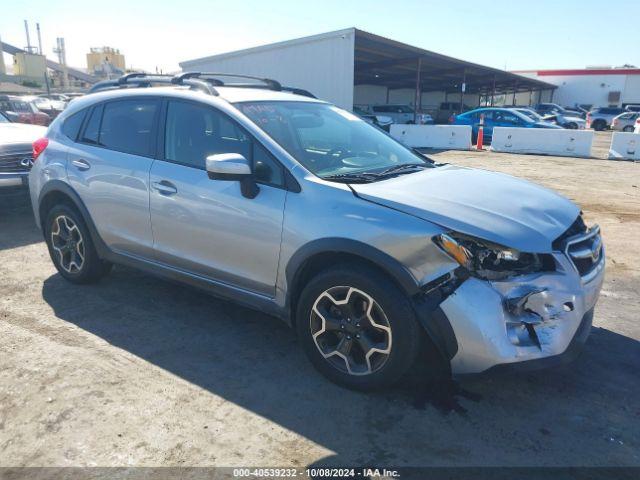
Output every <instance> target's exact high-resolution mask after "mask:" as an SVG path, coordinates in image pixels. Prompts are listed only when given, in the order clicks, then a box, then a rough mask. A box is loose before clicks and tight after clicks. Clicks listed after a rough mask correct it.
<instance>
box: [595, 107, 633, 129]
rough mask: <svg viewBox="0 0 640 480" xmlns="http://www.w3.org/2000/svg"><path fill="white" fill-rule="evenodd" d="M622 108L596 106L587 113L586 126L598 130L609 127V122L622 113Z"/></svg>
mask: <svg viewBox="0 0 640 480" xmlns="http://www.w3.org/2000/svg"><path fill="white" fill-rule="evenodd" d="M624 111H625V110H624V109H623V108H618V107H597V108H594V109H592V110H591V111H590V112H589V113H587V128H593V129H594V130H596V131H598V132H600V131H602V130H606V129H607V128H610V127H611V122H612V121H613V119H614V118H615V117H617V116H618V115H620V114H621V113H624Z"/></svg>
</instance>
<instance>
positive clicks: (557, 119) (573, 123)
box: [542, 113, 587, 130]
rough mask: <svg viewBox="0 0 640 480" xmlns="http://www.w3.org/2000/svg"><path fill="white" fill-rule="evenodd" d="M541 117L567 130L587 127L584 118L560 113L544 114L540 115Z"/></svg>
mask: <svg viewBox="0 0 640 480" xmlns="http://www.w3.org/2000/svg"><path fill="white" fill-rule="evenodd" d="M542 119H543V120H544V121H545V122H549V123H553V124H556V125H559V126H561V127H562V128H567V129H569V130H584V129H585V128H586V127H587V121H586V120H585V119H584V118H581V117H574V116H568V115H563V114H561V113H554V114H551V115H546V116H544V117H542Z"/></svg>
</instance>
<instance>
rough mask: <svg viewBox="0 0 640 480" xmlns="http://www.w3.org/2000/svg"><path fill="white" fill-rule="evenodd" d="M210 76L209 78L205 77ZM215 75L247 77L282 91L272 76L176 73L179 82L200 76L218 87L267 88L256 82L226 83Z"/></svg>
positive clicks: (269, 87) (271, 88)
mask: <svg viewBox="0 0 640 480" xmlns="http://www.w3.org/2000/svg"><path fill="white" fill-rule="evenodd" d="M203 77H209V78H203ZM215 77H232V78H245V79H249V80H257V81H259V82H262V83H263V84H264V86H265V87H266V88H268V89H269V90H276V91H278V92H279V91H281V90H282V85H280V82H278V81H277V80H273V79H271V78H262V77H254V76H252V75H243V74H239V73H218V72H184V73H180V74H178V75H176V76H175V77H174V79H175V81H176V82H178V81H180V80H184V79H189V78H200V79H202V80H206V81H207V82H210V83H212V84H214V85H216V86H218V87H222V86H226V87H239V88H265V87H261V86H260V85H256V84H255V83H224V82H223V81H222V80H220V79H219V78H215Z"/></svg>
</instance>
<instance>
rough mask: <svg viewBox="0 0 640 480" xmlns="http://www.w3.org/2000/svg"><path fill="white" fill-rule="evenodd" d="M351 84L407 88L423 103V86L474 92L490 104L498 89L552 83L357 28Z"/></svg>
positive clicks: (523, 89) (549, 87)
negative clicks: (442, 53) (460, 58)
mask: <svg viewBox="0 0 640 480" xmlns="http://www.w3.org/2000/svg"><path fill="white" fill-rule="evenodd" d="M354 85H356V86H358V85H378V86H383V87H386V88H387V102H388V100H389V95H388V93H389V91H392V90H398V89H406V88H411V89H413V90H414V99H413V103H414V104H415V105H422V102H421V96H422V94H423V93H424V92H444V93H445V94H450V93H456V94H459V95H460V106H461V109H462V105H463V104H464V96H465V95H470V94H475V95H479V96H480V97H481V98H482V97H484V98H485V99H486V103H487V104H488V105H493V104H494V102H495V98H496V96H497V95H508V94H512V95H513V101H512V102H511V103H515V95H516V94H518V93H530V95H531V94H533V93H534V92H542V91H549V92H553V90H554V89H555V88H557V87H556V85H553V84H551V83H546V82H542V81H540V80H536V79H532V78H527V77H523V76H521V75H517V74H514V73H511V72H507V71H504V70H500V69H497V68H492V67H486V66H483V65H478V64H476V63H471V62H467V61H464V60H459V59H457V58H453V57H448V56H446V55H441V54H439V53H435V52H431V51H429V50H425V49H422V48H418V47H414V46H412V45H408V44H406V43H401V42H397V41H395V40H391V39H388V38H385V37H381V36H379V35H374V34H372V33H368V32H365V31H362V30H358V29H355V41H354Z"/></svg>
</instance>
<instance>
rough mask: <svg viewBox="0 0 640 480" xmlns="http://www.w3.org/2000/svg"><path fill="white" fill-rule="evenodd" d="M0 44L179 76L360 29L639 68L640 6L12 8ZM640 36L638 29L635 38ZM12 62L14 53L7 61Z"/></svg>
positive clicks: (457, 47) (489, 55) (496, 59)
mask: <svg viewBox="0 0 640 480" xmlns="http://www.w3.org/2000/svg"><path fill="white" fill-rule="evenodd" d="M5 2H6V3H7V4H10V6H9V5H6V6H3V7H2V9H1V12H2V13H1V14H0V38H1V39H2V40H3V41H6V42H7V43H10V44H12V45H15V46H17V47H24V46H26V36H25V32H24V20H28V21H29V25H30V30H31V43H32V45H37V36H36V23H40V28H41V31H42V41H43V50H44V52H45V54H46V55H47V57H49V58H50V59H52V60H55V59H56V56H55V54H54V53H53V52H52V50H53V48H54V46H55V42H56V37H59V36H60V37H64V38H65V43H66V47H67V63H68V64H69V65H70V66H74V67H81V68H86V53H88V51H89V48H90V47H101V46H110V47H113V48H118V49H120V51H121V52H122V53H124V55H125V58H126V64H127V67H128V68H132V69H144V70H148V71H155V69H156V68H158V69H161V70H163V71H165V72H171V71H176V70H179V66H178V63H179V62H181V61H184V60H189V59H193V58H198V57H203V56H207V55H213V54H217V53H223V52H229V51H233V50H239V49H242V48H248V47H254V46H258V45H264V44H267V43H273V42H277V41H282V40H288V39H292V38H298V37H304V36H307V35H314V34H318V33H323V32H328V31H332V30H339V29H343V28H349V27H356V28H359V29H362V30H366V31H368V32H371V33H375V34H378V35H382V36H385V37H389V38H392V39H394V40H398V41H401V42H405V43H409V44H411V45H415V46H418V47H422V48H425V49H427V50H432V51H434V52H438V53H441V54H444V55H449V56H452V57H456V58H460V59H463V60H467V61H471V62H475V63H479V64H483V65H487V66H491V67H496V68H502V69H504V68H506V69H508V70H527V69H556V68H584V67H585V66H587V65H615V66H617V65H623V64H633V65H640V43H639V38H640V37H638V34H637V33H638V29H637V28H638V27H637V21H636V19H638V18H640V0H609V1H608V2H602V0H556V1H551V0H528V1H522V0H520V1H518V0H511V1H507V0H495V1H490V0H475V1H470V0H457V1H451V0H449V1H435V0H433V1H431V0H422V1H420V0H385V1H381V0H368V1H366V0H364V1H363V0H307V1H305V0H298V1H296V0H271V1H265V0H259V1H257V0H244V1H243V0H235V1H234V0H227V1H218V0H180V1H177V0H172V1H164V0H130V1H120V0H110V1H109V2H96V1H93V2H91V1H87V0H82V1H77V0H69V1H56V0H2V3H5ZM634 31H635V33H634ZM5 59H6V61H7V63H9V62H10V58H9V57H5Z"/></svg>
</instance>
